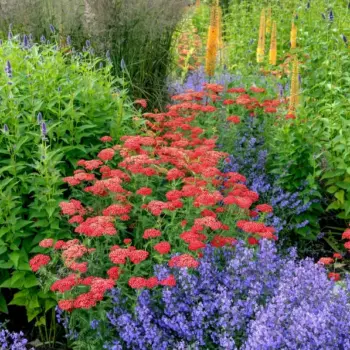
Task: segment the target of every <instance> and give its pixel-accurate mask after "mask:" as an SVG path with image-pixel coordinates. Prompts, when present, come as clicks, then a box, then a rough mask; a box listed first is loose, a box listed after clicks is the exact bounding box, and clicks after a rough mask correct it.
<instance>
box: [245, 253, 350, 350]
mask: <svg viewBox="0 0 350 350" xmlns="http://www.w3.org/2000/svg"><path fill="white" fill-rule="evenodd" d="M345 282H346V287H345V288H341V287H339V286H335V285H334V284H333V283H332V282H330V281H329V279H327V276H326V274H325V273H323V272H322V268H321V267H320V266H318V265H316V264H314V263H313V261H312V260H310V259H308V260H304V261H302V262H301V263H296V262H293V261H289V262H288V263H287V264H286V266H285V268H284V269H283V271H282V274H281V277H280V282H279V286H278V289H277V290H276V293H275V295H274V297H273V298H272V299H271V300H270V302H269V303H268V304H267V306H266V307H264V308H261V309H260V310H259V311H258V312H257V315H256V319H255V320H254V321H252V322H251V323H250V325H249V328H248V340H247V341H246V343H245V345H244V347H243V348H242V350H253V349H254V350H255V349H256V350H258V349H259V350H260V349H264V350H274V349H291V350H314V349H320V350H321V349H330V350H331V349H339V350H347V349H350V304H349V302H350V293H349V292H350V278H349V276H348V277H347V279H346V281H345Z"/></svg>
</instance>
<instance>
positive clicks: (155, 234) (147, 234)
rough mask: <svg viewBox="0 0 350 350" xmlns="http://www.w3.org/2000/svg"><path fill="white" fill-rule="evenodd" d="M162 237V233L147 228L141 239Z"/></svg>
mask: <svg viewBox="0 0 350 350" xmlns="http://www.w3.org/2000/svg"><path fill="white" fill-rule="evenodd" d="M161 235H162V233H161V232H160V231H159V230H157V229H155V228H149V229H147V230H145V231H144V233H143V236H142V237H143V238H144V239H149V238H156V237H160V236H161Z"/></svg>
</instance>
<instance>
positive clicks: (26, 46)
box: [23, 35, 30, 49]
mask: <svg viewBox="0 0 350 350" xmlns="http://www.w3.org/2000/svg"><path fill="white" fill-rule="evenodd" d="M23 48H24V49H29V48H30V44H29V39H28V36H27V35H24V37H23Z"/></svg>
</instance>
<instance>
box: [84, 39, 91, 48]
mask: <svg viewBox="0 0 350 350" xmlns="http://www.w3.org/2000/svg"><path fill="white" fill-rule="evenodd" d="M85 45H86V48H87V49H88V48H90V46H91V42H90V40H86V42H85Z"/></svg>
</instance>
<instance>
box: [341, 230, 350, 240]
mask: <svg viewBox="0 0 350 350" xmlns="http://www.w3.org/2000/svg"><path fill="white" fill-rule="evenodd" d="M341 238H342V239H350V229H349V228H347V229H346V230H345V231H344V232H343V234H342V236H341Z"/></svg>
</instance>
